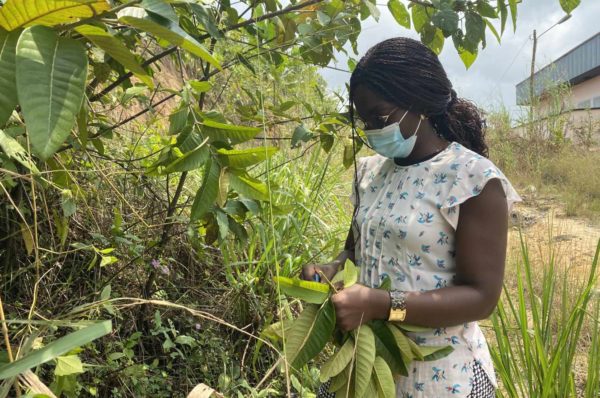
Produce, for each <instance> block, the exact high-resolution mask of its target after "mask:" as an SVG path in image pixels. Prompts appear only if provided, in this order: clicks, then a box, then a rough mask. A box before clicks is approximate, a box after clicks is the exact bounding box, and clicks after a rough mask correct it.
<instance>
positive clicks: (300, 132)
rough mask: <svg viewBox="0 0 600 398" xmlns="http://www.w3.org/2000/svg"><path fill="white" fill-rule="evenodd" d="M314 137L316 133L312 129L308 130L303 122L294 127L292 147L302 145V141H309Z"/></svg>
mask: <svg viewBox="0 0 600 398" xmlns="http://www.w3.org/2000/svg"><path fill="white" fill-rule="evenodd" d="M313 137H314V134H313V133H312V132H311V131H310V130H308V129H307V128H306V127H304V125H303V124H301V125H299V126H298V127H296V128H295V129H294V134H292V143H291V146H292V148H297V147H299V146H300V145H299V143H300V141H302V142H308V141H309V140H310V139H311V138H313Z"/></svg>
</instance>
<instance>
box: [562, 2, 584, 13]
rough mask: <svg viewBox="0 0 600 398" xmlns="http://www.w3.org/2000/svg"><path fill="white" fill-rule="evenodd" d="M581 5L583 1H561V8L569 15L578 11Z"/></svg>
mask: <svg viewBox="0 0 600 398" xmlns="http://www.w3.org/2000/svg"><path fill="white" fill-rule="evenodd" d="M580 3H581V0H560V6H561V7H562V9H563V10H564V11H565V12H566V13H567V14H570V13H571V11H573V10H574V9H576V8H577V7H578V6H579V4H580Z"/></svg>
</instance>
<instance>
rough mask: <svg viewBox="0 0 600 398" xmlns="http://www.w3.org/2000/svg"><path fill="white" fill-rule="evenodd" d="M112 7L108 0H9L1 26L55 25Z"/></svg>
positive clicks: (0, 12)
mask: <svg viewBox="0 0 600 398" xmlns="http://www.w3.org/2000/svg"><path fill="white" fill-rule="evenodd" d="M109 9H110V4H109V3H108V2H107V1H106V0H7V1H6V2H5V3H4V5H3V6H2V8H0V26H1V27H2V28H4V29H6V30H8V31H11V30H14V29H16V28H20V27H26V26H31V25H45V26H54V25H60V24H65V23H73V22H75V21H77V20H79V19H81V18H92V17H94V16H95V15H98V14H102V13H103V12H104V11H108V10H109Z"/></svg>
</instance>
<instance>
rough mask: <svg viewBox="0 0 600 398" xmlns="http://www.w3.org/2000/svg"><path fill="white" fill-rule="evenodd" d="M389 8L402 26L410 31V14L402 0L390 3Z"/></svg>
mask: <svg viewBox="0 0 600 398" xmlns="http://www.w3.org/2000/svg"><path fill="white" fill-rule="evenodd" d="M388 8H389V10H390V12H391V13H392V16H393V17H394V19H395V20H396V22H398V24H399V25H400V26H403V27H405V28H406V29H410V14H409V13H408V11H407V10H406V7H405V6H404V4H402V3H401V2H400V0H390V1H388Z"/></svg>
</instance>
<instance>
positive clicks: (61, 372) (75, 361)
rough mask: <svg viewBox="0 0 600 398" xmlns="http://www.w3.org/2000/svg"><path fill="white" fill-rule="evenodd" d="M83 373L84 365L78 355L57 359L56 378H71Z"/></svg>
mask: <svg viewBox="0 0 600 398" xmlns="http://www.w3.org/2000/svg"><path fill="white" fill-rule="evenodd" d="M78 373H83V364H82V363H81V359H79V357H78V356H77V355H65V356H61V357H58V358H56V368H55V369H54V375H55V376H69V375H73V374H78Z"/></svg>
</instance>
